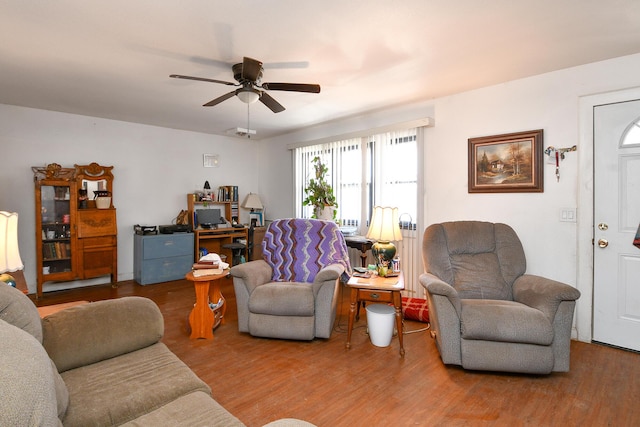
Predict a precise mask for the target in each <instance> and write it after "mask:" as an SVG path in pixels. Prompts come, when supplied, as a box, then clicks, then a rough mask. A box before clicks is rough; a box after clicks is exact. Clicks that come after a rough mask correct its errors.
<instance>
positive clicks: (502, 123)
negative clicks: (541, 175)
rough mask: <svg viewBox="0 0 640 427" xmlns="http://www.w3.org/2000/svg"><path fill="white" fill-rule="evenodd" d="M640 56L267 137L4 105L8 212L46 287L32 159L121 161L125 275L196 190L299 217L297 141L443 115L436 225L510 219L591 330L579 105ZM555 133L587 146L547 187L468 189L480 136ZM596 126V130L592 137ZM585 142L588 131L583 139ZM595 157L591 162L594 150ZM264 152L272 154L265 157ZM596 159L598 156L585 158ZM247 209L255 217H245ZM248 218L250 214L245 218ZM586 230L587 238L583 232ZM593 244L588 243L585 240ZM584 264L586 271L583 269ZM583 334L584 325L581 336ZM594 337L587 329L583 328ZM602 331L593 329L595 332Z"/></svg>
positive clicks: (434, 196) (553, 139) (438, 132)
mask: <svg viewBox="0 0 640 427" xmlns="http://www.w3.org/2000/svg"><path fill="white" fill-rule="evenodd" d="M638 69H640V54H637V55H631V56H627V57H622V58H617V59H613V60H609V61H603V62H599V63H594V64H588V65H584V66H580V67H575V68H571V69H566V70H562V71H558V72H553V73H548V74H544V75H540V76H535V77H531V78H527V79H522V80H517V81H512V82H507V83H504V84H500V85H496V86H492V87H488V88H483V89H479V90H475V91H470V92H466V93H462V94H458V95H454V96H449V97H444V98H438V99H434V100H425V101H423V102H419V103H416V104H412V105H404V106H400V107H394V108H389V109H387V110H384V111H376V112H373V113H371V114H367V115H363V116H356V117H351V118H349V119H346V120H342V121H336V122H331V123H326V124H323V125H319V126H314V127H310V128H307V129H302V130H300V131H298V132H295V133H292V134H288V135H283V136H281V137H277V138H272V139H270V140H263V141H247V140H243V139H237V138H227V137H216V136H211V135H205V134H198V133H193V132H183V131H176V130H171V129H164V128H158V127H151V126H144V125H137V124H131V123H124V122H117V121H109V120H102V119H95V118H90V117H83V116H75V115H69V114H62V113H55V112H48V111H41V110H32V109H26V108H19V107H12V106H3V105H0V146H1V148H2V149H1V150H0V151H1V152H2V160H3V161H2V168H0V182H1V183H2V186H0V209H3V210H11V211H17V212H19V213H20V226H19V227H20V236H19V238H20V249H21V254H22V257H23V260H24V261H25V264H26V269H25V276H26V278H27V282H28V283H29V287H30V289H32V290H33V289H34V288H35V264H34V257H35V255H34V251H35V249H34V247H35V243H34V240H33V236H34V212H33V210H34V201H33V183H32V174H31V171H30V167H31V166H42V165H44V164H46V163H51V162H57V163H60V164H62V165H64V166H72V165H73V164H74V163H89V162H92V161H95V162H98V163H102V164H105V165H114V166H115V168H114V173H115V176H116V180H115V191H114V193H115V194H114V203H115V205H116V207H117V208H118V226H119V244H118V250H119V256H118V264H119V270H120V273H119V278H120V280H125V279H130V278H131V277H132V271H133V255H132V251H133V248H132V241H133V239H132V227H133V225H134V224H136V223H141V224H154V225H155V224H163V223H169V222H170V221H171V220H172V219H173V218H174V217H175V215H176V214H177V212H178V211H179V210H180V209H183V208H184V207H185V203H186V201H185V193H187V192H189V191H192V190H194V189H197V188H200V186H202V183H204V181H205V180H209V181H210V183H211V184H212V185H213V186H217V185H223V184H236V185H238V186H239V187H240V189H241V194H242V195H244V194H246V193H247V192H249V191H252V192H257V193H259V194H260V196H261V198H262V199H263V202H264V204H265V206H266V209H267V218H279V217H287V216H291V215H292V214H293V212H294V211H293V198H292V192H291V188H292V180H293V174H292V170H291V164H292V162H291V155H290V152H289V150H288V149H287V145H289V144H295V143H300V142H304V141H313V140H320V139H326V138H329V137H332V136H335V135H347V134H350V133H353V132H357V131H359V130H364V129H372V128H378V127H384V126H387V125H390V124H392V123H399V122H405V121H411V120H416V119H419V118H423V117H433V118H435V127H433V128H429V129H427V130H426V136H427V143H426V144H427V146H426V147H425V158H426V179H425V198H424V203H425V205H426V224H430V223H434V222H440V221H448V220H455V219H480V220H487V221H502V222H506V223H508V224H510V225H512V226H513V227H514V228H515V230H516V232H517V233H518V234H519V235H520V237H521V239H522V241H523V244H524V247H525V251H526V254H527V259H528V264H529V272H531V273H534V274H541V275H545V276H548V277H551V278H554V279H557V280H560V281H564V282H566V283H569V284H571V285H573V286H576V287H577V288H578V289H581V290H582V291H583V295H585V296H586V298H585V300H584V301H580V302H579V304H578V311H577V314H576V316H577V317H579V318H581V319H583V320H584V321H582V322H580V325H581V326H580V327H582V328H584V329H588V328H590V326H591V323H590V317H591V302H590V301H587V300H589V296H590V290H589V289H586V290H587V291H588V292H585V288H584V287H585V286H587V287H588V286H591V283H590V282H589V280H588V279H583V280H582V282H581V283H578V278H585V277H586V278H589V277H591V276H592V275H591V272H590V271H586V270H588V269H589V268H590V266H589V264H588V263H581V264H578V262H577V257H578V252H580V255H581V256H582V257H583V258H584V257H587V258H588V256H589V251H590V250H591V248H586V249H585V248H584V247H579V243H578V242H580V241H582V242H584V241H589V238H588V237H587V238H585V236H584V234H586V233H588V232H589V230H590V227H591V224H580V223H565V222H560V211H561V209H563V208H577V209H578V217H579V218H588V216H583V215H580V211H581V210H583V209H587V210H590V209H591V206H592V205H591V203H592V199H591V197H592V196H591V195H590V194H588V191H587V192H585V190H584V188H585V186H584V185H583V183H584V182H590V181H591V180H592V176H590V174H591V171H590V170H589V168H585V167H582V168H580V167H579V165H580V164H583V165H584V164H589V161H588V160H589V159H591V157H592V151H591V145H590V144H585V148H586V149H582V145H581V144H582V142H583V141H581V140H580V137H581V134H580V132H579V129H580V127H581V123H580V114H579V103H580V100H581V99H582V98H583V97H586V96H589V95H593V94H598V93H603V92H612V91H617V90H622V89H626V88H632V87H640V74H639V73H637V70H638ZM539 128H542V129H544V146H545V147H547V146H549V145H553V146H554V147H569V146H572V145H574V144H575V145H577V146H578V151H577V152H575V153H568V154H567V156H566V159H565V160H564V161H563V162H562V164H561V178H560V182H556V180H555V176H554V166H553V165H545V180H544V187H545V191H544V193H527V194H515V193H513V194H469V193H467V140H468V138H471V137H476V136H485V135H495V134H502V133H508V132H517V131H525V130H532V129H539ZM583 133H584V132H583ZM583 138H584V137H583ZM203 153H213V154H220V156H221V158H222V166H221V167H220V168H219V169H205V168H203V167H202V154H203ZM583 156H585V157H583ZM258 158H259V159H260V161H258ZM585 158H586V159H587V160H585ZM244 214H245V215H246V213H244ZM243 220H245V221H246V218H243ZM578 233H581V234H580V235H579V234H578ZM583 246H584V245H583ZM578 269H581V270H580V271H578ZM578 332H579V333H580V331H578ZM582 336H583V337H584V336H585V335H582ZM586 336H590V335H586Z"/></svg>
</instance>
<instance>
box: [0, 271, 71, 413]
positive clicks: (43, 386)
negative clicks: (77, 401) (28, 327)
mask: <svg viewBox="0 0 640 427" xmlns="http://www.w3.org/2000/svg"><path fill="white" fill-rule="evenodd" d="M0 286H3V287H7V288H8V287H9V286H6V285H4V284H0ZM0 343H2V344H0V345H1V346H2V348H3V351H0V384H2V393H0V396H2V398H1V399H0V425H1V426H57V425H59V423H60V421H59V419H58V413H57V408H56V390H55V384H54V376H53V370H52V365H51V362H50V359H49V356H48V355H47V353H46V352H45V351H44V349H43V348H42V345H41V344H40V343H39V342H38V341H37V340H36V339H35V337H33V336H32V335H30V334H29V333H27V332H25V331H24V330H22V329H20V328H18V327H16V326H13V325H11V324H9V323H7V322H5V321H3V320H0Z"/></svg>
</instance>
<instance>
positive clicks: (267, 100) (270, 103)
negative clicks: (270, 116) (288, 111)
mask: <svg viewBox="0 0 640 427" xmlns="http://www.w3.org/2000/svg"><path fill="white" fill-rule="evenodd" d="M260 102H262V103H263V104H264V105H266V106H267V107H269V109H270V110H271V111H273V112H274V113H280V112H281V111H284V110H285V108H284V107H283V106H282V105H280V103H279V102H278V101H276V100H275V99H273V98H272V97H271V96H270V95H269V94H268V93H267V92H262V94H261V95H260Z"/></svg>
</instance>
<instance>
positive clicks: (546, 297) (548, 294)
mask: <svg viewBox="0 0 640 427" xmlns="http://www.w3.org/2000/svg"><path fill="white" fill-rule="evenodd" d="M578 298H580V291H579V290H577V289H576V288H574V287H572V286H569V285H567V284H565V283H562V282H557V281H555V280H551V279H547V278H546V277H541V276H536V275H533V274H524V275H522V276H520V277H518V278H517V279H516V281H515V282H514V283H513V300H514V301H517V302H519V303H522V304H525V305H528V306H529V307H533V308H535V309H538V310H540V311H542V312H543V313H544V314H545V315H546V316H547V318H548V319H549V320H550V321H551V322H553V319H554V317H555V315H556V312H557V310H558V306H559V305H560V303H561V302H562V301H575V300H577V299H578Z"/></svg>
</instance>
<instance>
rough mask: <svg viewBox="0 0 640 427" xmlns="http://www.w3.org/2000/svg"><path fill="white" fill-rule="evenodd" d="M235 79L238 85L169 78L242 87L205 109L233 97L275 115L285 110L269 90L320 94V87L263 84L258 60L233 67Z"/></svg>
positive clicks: (196, 78)
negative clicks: (268, 110) (259, 106)
mask: <svg viewBox="0 0 640 427" xmlns="http://www.w3.org/2000/svg"><path fill="white" fill-rule="evenodd" d="M231 70H232V72H233V78H234V79H236V80H237V81H238V83H232V82H227V81H224V80H215V79H208V78H204V77H193V76H184V75H181V74H171V75H170V76H169V77H172V78H176V79H186V80H197V81H202V82H208V83H218V84H223V85H227V86H242V87H240V88H238V89H236V90H234V91H232V92H229V93H227V94H225V95H222V96H219V97H218V98H216V99H213V100H211V101H209V102H207V103H206V104H204V105H203V106H204V107H212V106H214V105H218V104H219V103H221V102H222V101H226V100H227V99H229V98H232V97H233V96H237V97H238V98H239V99H240V100H241V101H242V102H244V103H245V104H252V103H254V102H256V101H260V102H262V103H263V104H264V105H265V106H266V107H267V108H269V109H270V110H271V111H273V112H274V113H279V112H281V111H284V110H285V108H284V107H283V106H282V105H281V104H280V103H279V102H278V101H276V100H275V99H274V98H273V97H271V95H269V94H268V93H267V92H266V91H267V90H280V91H287V92H307V93H320V85H318V84H307V83H262V74H263V71H264V68H263V66H262V62H261V61H258V60H256V59H252V58H248V57H246V56H245V57H244V59H243V61H242V62H240V63H238V64H235V65H233V66H232V67H231Z"/></svg>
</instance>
